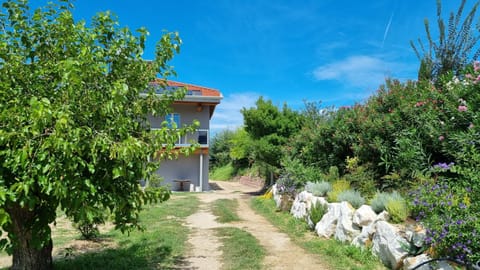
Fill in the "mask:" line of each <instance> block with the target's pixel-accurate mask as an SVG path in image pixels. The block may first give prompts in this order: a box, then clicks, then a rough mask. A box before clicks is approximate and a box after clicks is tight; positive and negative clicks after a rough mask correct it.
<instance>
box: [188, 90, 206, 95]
mask: <svg viewBox="0 0 480 270" xmlns="http://www.w3.org/2000/svg"><path fill="white" fill-rule="evenodd" d="M201 95H202V91H200V90H188V91H187V96H201Z"/></svg>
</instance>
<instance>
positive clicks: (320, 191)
mask: <svg viewBox="0 0 480 270" xmlns="http://www.w3.org/2000/svg"><path fill="white" fill-rule="evenodd" d="M305 190H306V191H308V192H310V193H312V194H313V195H315V196H321V197H324V196H325V195H327V193H328V192H330V191H331V190H332V184H330V183H329V182H325V181H321V182H317V183H313V182H307V184H306V185H305Z"/></svg>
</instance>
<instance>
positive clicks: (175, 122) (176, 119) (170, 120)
mask: <svg viewBox="0 0 480 270" xmlns="http://www.w3.org/2000/svg"><path fill="white" fill-rule="evenodd" d="M165 121H167V127H169V128H179V127H180V114H178V113H169V114H167V116H165Z"/></svg>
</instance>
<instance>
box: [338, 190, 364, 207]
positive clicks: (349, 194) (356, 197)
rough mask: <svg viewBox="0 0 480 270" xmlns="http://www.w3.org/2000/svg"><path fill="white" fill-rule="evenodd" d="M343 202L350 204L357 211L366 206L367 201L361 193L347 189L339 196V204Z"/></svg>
mask: <svg viewBox="0 0 480 270" xmlns="http://www.w3.org/2000/svg"><path fill="white" fill-rule="evenodd" d="M343 201H346V202H349V203H350V204H351V205H352V206H353V207H354V208H355V209H357V208H359V207H360V206H362V205H363V204H365V199H364V198H363V197H362V195H361V194H360V192H358V191H356V190H353V189H347V190H344V191H342V192H340V193H339V194H338V196H337V202H343Z"/></svg>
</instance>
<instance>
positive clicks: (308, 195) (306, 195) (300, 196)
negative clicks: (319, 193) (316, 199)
mask: <svg viewBox="0 0 480 270" xmlns="http://www.w3.org/2000/svg"><path fill="white" fill-rule="evenodd" d="M312 196H313V195H312V193H310V192H308V191H306V190H304V191H302V192H300V193H298V195H297V197H298V200H300V201H301V202H307V201H309V200H310V198H311V197H312Z"/></svg>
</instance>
